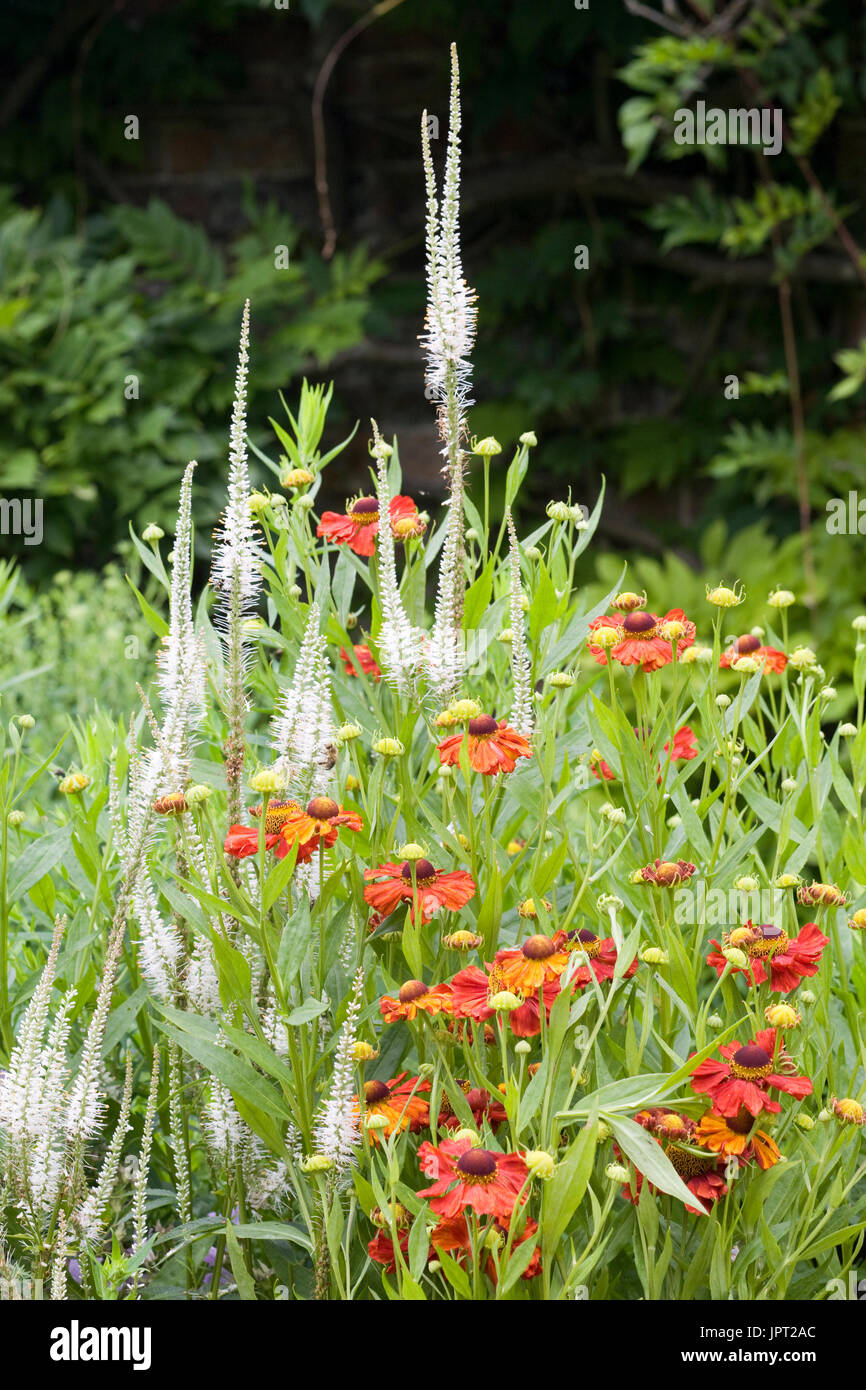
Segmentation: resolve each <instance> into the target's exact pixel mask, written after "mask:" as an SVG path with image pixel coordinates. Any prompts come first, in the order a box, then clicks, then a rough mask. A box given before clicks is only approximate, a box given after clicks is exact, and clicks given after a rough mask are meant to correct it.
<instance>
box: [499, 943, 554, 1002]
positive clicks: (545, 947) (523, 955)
mask: <svg viewBox="0 0 866 1390" xmlns="http://www.w3.org/2000/svg"><path fill="white" fill-rule="evenodd" d="M558 935H559V937H560V938H561V937H562V936H563V933H562V932H560V933H558ZM495 960H496V968H497V971H498V973H499V976H500V978H501V980H502V988H503V989H510V990H513V991H517V990H519V991H520V992H521V993H523V994H531V993H534V992H535V991H536V990H539V989H541V986H542V985H545V984H548V983H549V982H550V981H551V980H557V979H559V976H560V975H561V974H562V972H563V970H564V969H565V967H566V965H567V964H568V956H567V955H566V954H565V952H564V951H563V950H562V949H561V941H560V942H559V943H558V942H557V940H556V938H555V937H552V936H530V937H529V939H528V940H527V941H524V943H523V945H522V946H518V947H517V948H516V950H513V951H497V952H496V956H495Z"/></svg>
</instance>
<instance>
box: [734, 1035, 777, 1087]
mask: <svg viewBox="0 0 866 1390" xmlns="http://www.w3.org/2000/svg"><path fill="white" fill-rule="evenodd" d="M772 1070H773V1059H772V1057H771V1056H770V1054H769V1052H765V1051H764V1049H763V1048H762V1047H758V1044H757V1043H747V1044H746V1046H745V1047H740V1048H738V1049H737V1051H736V1052H735V1053H734V1055H733V1057H732V1058H731V1075H732V1076H737V1077H739V1078H740V1080H741V1081H757V1080H759V1079H760V1078H761V1077H762V1076H769V1074H770V1072H771V1071H772Z"/></svg>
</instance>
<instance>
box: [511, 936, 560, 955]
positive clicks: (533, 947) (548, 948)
mask: <svg viewBox="0 0 866 1390" xmlns="http://www.w3.org/2000/svg"><path fill="white" fill-rule="evenodd" d="M520 949H521V951H522V952H523V954H524V955H525V956H526V959H527V960H546V959H547V957H548V956H552V955H553V954H554V952H555V951H556V945H555V943H554V942H553V941H552V940H551V938H550V937H549V936H530V937H529V939H528V940H527V941H524V943H523V945H522V946H521V948H520Z"/></svg>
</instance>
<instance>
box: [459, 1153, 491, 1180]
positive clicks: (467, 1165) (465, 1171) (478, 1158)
mask: <svg viewBox="0 0 866 1390" xmlns="http://www.w3.org/2000/svg"><path fill="white" fill-rule="evenodd" d="M457 1171H458V1173H459V1174H460V1176H461V1177H462V1179H463V1181H464V1182H492V1181H493V1179H494V1178H495V1177H496V1154H494V1153H491V1152H490V1150H489V1149H467V1150H466V1153H465V1154H461V1155H460V1157H459V1158H458V1160H457Z"/></svg>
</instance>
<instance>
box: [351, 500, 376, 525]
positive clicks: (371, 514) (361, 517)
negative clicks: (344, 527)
mask: <svg viewBox="0 0 866 1390" xmlns="http://www.w3.org/2000/svg"><path fill="white" fill-rule="evenodd" d="M350 515H351V516H353V517H354V518H355V520H356V521H360V522H362V523H365V524H366V523H367V522H368V521H375V520H376V518H377V517H378V515H379V500H378V498H376V497H359V498H358V500H357V502H353V503H352V506H351V509H350Z"/></svg>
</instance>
